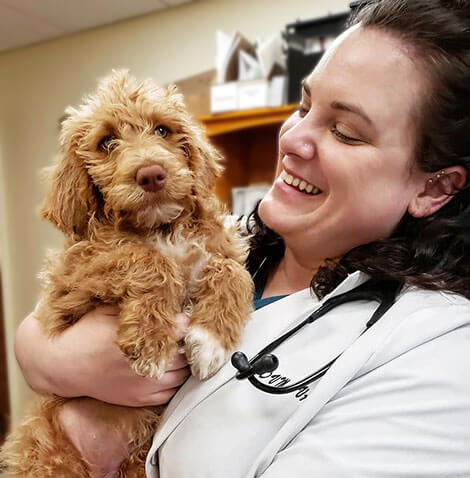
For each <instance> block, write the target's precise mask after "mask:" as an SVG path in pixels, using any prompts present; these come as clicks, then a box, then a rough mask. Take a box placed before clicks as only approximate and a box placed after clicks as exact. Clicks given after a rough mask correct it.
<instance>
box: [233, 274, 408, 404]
mask: <svg viewBox="0 0 470 478" xmlns="http://www.w3.org/2000/svg"><path fill="white" fill-rule="evenodd" d="M402 285H403V284H402V283H400V282H397V281H390V280H388V281H378V280H374V279H370V280H368V281H367V282H365V283H364V284H362V285H360V286H358V287H356V288H355V289H353V290H350V291H348V292H345V293H343V294H339V295H337V296H335V297H332V298H331V299H328V300H327V301H326V302H325V303H324V304H323V305H322V306H321V307H319V308H318V309H317V310H316V311H315V312H313V313H312V314H310V315H309V316H308V317H307V318H306V319H305V320H304V321H303V322H301V323H300V324H299V325H297V326H295V327H294V328H293V329H291V330H289V331H288V332H286V333H285V334H284V335H282V336H281V337H279V338H278V339H276V340H275V341H274V342H271V343H270V344H269V345H267V346H266V347H265V348H264V349H263V350H261V351H260V352H259V353H258V354H256V355H255V356H254V357H253V358H252V359H251V360H250V361H248V358H247V356H246V355H245V354H244V353H243V352H235V353H234V354H233V355H232V365H233V366H234V367H235V368H236V369H237V370H238V373H237V375H236V378H237V379H238V380H243V379H245V378H247V379H248V380H249V381H250V382H251V384H252V385H254V386H255V387H256V388H258V389H259V390H262V391H263V392H267V393H272V394H275V395H279V394H284V393H291V392H296V391H298V390H300V389H301V388H302V387H305V386H306V385H308V384H310V383H312V382H314V381H315V380H318V379H319V378H321V377H323V375H325V373H326V372H327V371H328V370H329V368H330V367H331V366H332V365H333V364H334V363H335V362H336V360H338V358H339V357H341V355H342V353H341V354H339V355H338V356H337V357H335V358H334V359H333V360H332V361H331V362H329V363H327V364H326V365H324V366H323V367H322V368H320V369H318V370H316V371H315V372H314V373H312V374H310V375H309V376H307V377H305V378H304V379H302V380H299V381H298V382H296V383H293V384H292V385H287V386H284V387H275V386H271V385H267V384H265V383H263V382H260V381H259V380H258V379H257V378H256V377H255V375H261V374H263V373H267V372H273V371H274V370H276V369H277V367H278V366H279V359H278V358H277V357H276V356H275V355H273V354H272V353H271V352H272V351H273V350H274V349H275V348H276V347H279V345H281V344H282V343H283V342H284V341H286V340H287V339H289V338H290V337H292V336H293V335H294V334H296V333H297V332H298V331H299V330H300V329H301V328H302V327H304V326H305V325H308V324H313V322H315V321H316V320H318V319H319V318H320V317H322V316H323V315H325V314H326V313H327V312H329V311H330V310H331V309H333V308H335V307H337V306H338V305H341V304H345V303H346V302H353V301H356V300H376V301H377V302H379V306H378V307H377V309H376V310H375V312H374V314H373V315H372V317H371V318H370V319H369V321H368V322H367V324H366V328H365V329H364V330H363V332H362V333H361V335H362V334H364V332H366V331H367V330H369V329H370V328H371V327H372V326H373V325H374V324H375V323H376V322H377V321H378V320H379V319H380V318H381V317H382V316H383V315H384V314H385V312H387V310H388V309H389V308H390V307H391V306H392V305H393V303H394V302H395V299H396V296H397V294H398V292H399V290H400V288H401V286H402Z"/></svg>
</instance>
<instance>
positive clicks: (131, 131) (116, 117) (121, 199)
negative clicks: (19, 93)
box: [42, 71, 221, 239]
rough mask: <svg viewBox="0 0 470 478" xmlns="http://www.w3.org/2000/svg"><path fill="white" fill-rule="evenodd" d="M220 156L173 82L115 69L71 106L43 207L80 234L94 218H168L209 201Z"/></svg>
mask: <svg viewBox="0 0 470 478" xmlns="http://www.w3.org/2000/svg"><path fill="white" fill-rule="evenodd" d="M220 160H221V158H220V156H219V154H218V153H217V152H216V150H215V149H214V148H213V147H212V146H211V145H210V144H208V143H207V142H206V141H205V140H204V138H203V134H202V131H201V129H200V127H199V126H198V125H197V124H196V123H195V122H194V121H193V120H192V118H191V116H190V115H189V114H188V113H187V112H186V109H185V106H184V103H183V100H182V96H181V95H180V94H178V93H177V91H176V88H175V87H174V86H170V87H167V88H159V87H157V86H156V85H154V84H153V83H152V82H151V81H144V82H142V83H138V82H137V81H136V80H135V79H134V78H132V77H131V76H129V75H128V74H127V72H125V71H117V72H113V73H112V74H111V75H110V76H109V77H107V78H105V79H104V80H102V81H101V82H100V83H99V85H98V89H97V91H96V93H95V94H93V95H90V96H87V97H86V98H85V99H84V102H83V104H82V105H81V106H79V107H78V108H71V107H70V108H68V109H67V110H66V119H65V120H64V121H63V123H62V132H61V138H60V157H59V163H58V164H57V166H56V167H55V170H54V171H53V174H52V188H51V190H50V193H49V195H48V197H47V199H46V202H45V204H44V207H43V210H42V213H43V216H44V217H46V218H47V219H49V220H50V221H52V222H53V223H54V224H55V225H56V226H57V227H58V228H59V229H61V230H62V231H63V232H64V233H65V234H66V235H68V236H70V237H74V238H75V239H80V238H84V237H86V236H87V233H88V227H89V224H90V221H92V220H93V221H94V222H96V221H98V222H106V223H110V222H111V223H115V224H122V223H125V224H126V225H127V226H131V227H133V228H135V229H139V228H141V229H142V230H147V229H148V228H152V227H154V226H158V225H161V224H168V223H171V222H172V221H174V220H175V219H176V218H177V217H178V216H180V215H181V213H182V212H183V211H185V210H195V209H196V205H198V206H199V207H201V206H202V207H203V205H204V202H205V201H207V200H208V199H209V196H211V195H212V194H213V193H212V190H213V186H214V183H215V179H216V178H217V177H218V176H219V175H220V173H221V166H220Z"/></svg>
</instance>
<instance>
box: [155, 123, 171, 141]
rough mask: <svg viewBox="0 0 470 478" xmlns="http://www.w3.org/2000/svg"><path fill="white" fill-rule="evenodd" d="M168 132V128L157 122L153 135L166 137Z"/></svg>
mask: <svg viewBox="0 0 470 478" xmlns="http://www.w3.org/2000/svg"><path fill="white" fill-rule="evenodd" d="M169 134H170V130H169V129H168V128H167V127H166V126H163V125H162V124H159V125H158V126H157V127H156V128H155V136H161V137H162V138H166V137H167V136H168V135H169Z"/></svg>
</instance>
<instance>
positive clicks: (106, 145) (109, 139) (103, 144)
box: [98, 136, 116, 153]
mask: <svg viewBox="0 0 470 478" xmlns="http://www.w3.org/2000/svg"><path fill="white" fill-rule="evenodd" d="M115 141H116V138H115V137H114V136H105V137H104V138H102V139H101V141H100V142H99V143H98V149H101V151H105V152H106V153H109V152H110V151H112V150H113V149H114V148H115V147H116V142H115Z"/></svg>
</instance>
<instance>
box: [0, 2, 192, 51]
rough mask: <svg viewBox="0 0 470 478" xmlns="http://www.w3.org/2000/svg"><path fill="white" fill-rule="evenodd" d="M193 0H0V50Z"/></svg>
mask: <svg viewBox="0 0 470 478" xmlns="http://www.w3.org/2000/svg"><path fill="white" fill-rule="evenodd" d="M192 1H194V0H0V52H2V51H5V50H10V49H12V48H17V47H20V46H24V45H29V44H32V43H37V42H40V41H44V40H48V39H50V38H54V37H58V36H62V35H67V34H69V33H73V32H78V31H81V30H87V29H89V28H93V27H97V26H100V25H106V24H108V23H113V22H118V21H121V20H125V19H126V18H132V17H136V16H139V15H144V14H146V13H150V12H154V11H157V10H163V9H165V8H171V7H173V6H176V5H179V4H181V3H189V2H192Z"/></svg>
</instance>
